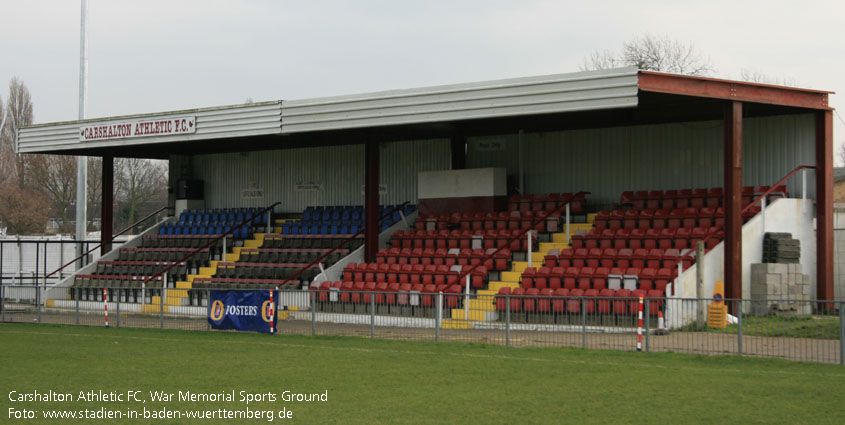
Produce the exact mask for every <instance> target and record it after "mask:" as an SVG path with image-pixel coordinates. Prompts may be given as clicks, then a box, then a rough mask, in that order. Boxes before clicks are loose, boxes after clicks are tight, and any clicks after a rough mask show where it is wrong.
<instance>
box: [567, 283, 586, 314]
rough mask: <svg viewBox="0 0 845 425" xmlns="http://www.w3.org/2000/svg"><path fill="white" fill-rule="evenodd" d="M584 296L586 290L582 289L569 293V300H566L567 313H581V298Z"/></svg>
mask: <svg viewBox="0 0 845 425" xmlns="http://www.w3.org/2000/svg"><path fill="white" fill-rule="evenodd" d="M583 296H584V290H583V289H580V288H576V289H573V290H571V291H569V298H568V299H567V300H566V311H568V312H570V313H580V312H581V301H582V300H581V297H583Z"/></svg>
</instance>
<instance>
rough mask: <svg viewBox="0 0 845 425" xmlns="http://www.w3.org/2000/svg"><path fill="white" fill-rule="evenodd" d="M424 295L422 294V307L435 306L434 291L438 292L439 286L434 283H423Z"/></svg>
mask: <svg viewBox="0 0 845 425" xmlns="http://www.w3.org/2000/svg"><path fill="white" fill-rule="evenodd" d="M420 292H422V295H420V305H421V306H422V307H433V306H434V295H433V294H434V293H436V292H437V286H435V285H434V284H433V283H429V284H427V285H423V288H422V291H420Z"/></svg>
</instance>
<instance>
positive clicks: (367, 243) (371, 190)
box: [364, 142, 379, 263]
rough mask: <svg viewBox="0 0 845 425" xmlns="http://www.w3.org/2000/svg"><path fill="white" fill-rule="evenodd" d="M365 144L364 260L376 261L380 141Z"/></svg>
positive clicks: (368, 261)
mask: <svg viewBox="0 0 845 425" xmlns="http://www.w3.org/2000/svg"><path fill="white" fill-rule="evenodd" d="M365 146H366V149H365V150H366V152H365V155H366V160H365V163H364V167H365V168H366V176H365V178H364V214H365V217H364V224H365V227H366V230H365V231H364V261H365V262H367V263H371V262H375V261H376V253H377V252H378V233H379V232H378V230H379V226H378V224H379V223H378V219H379V205H378V204H379V202H378V200H379V196H378V186H379V181H378V174H379V144H378V142H367V144H366V145H365Z"/></svg>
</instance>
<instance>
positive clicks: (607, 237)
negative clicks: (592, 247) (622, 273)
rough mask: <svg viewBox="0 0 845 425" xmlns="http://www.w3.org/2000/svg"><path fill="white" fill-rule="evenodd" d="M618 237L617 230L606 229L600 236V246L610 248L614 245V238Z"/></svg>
mask: <svg viewBox="0 0 845 425" xmlns="http://www.w3.org/2000/svg"><path fill="white" fill-rule="evenodd" d="M615 237H616V231H615V230H613V229H604V230H602V231H601V235H600V236H599V243H598V247H599V248H602V249H604V248H610V247H612V246H613V239H614V238H615Z"/></svg>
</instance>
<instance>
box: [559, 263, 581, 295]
mask: <svg viewBox="0 0 845 425" xmlns="http://www.w3.org/2000/svg"><path fill="white" fill-rule="evenodd" d="M580 272H581V269H580V268H578V267H567V268H566V271H565V272H564V274H563V287H564V288H566V289H570V290H572V289H575V286H576V284H577V281H578V276H579V275H580Z"/></svg>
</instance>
